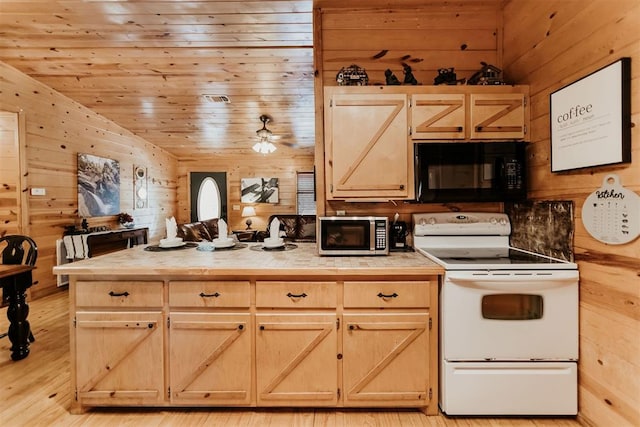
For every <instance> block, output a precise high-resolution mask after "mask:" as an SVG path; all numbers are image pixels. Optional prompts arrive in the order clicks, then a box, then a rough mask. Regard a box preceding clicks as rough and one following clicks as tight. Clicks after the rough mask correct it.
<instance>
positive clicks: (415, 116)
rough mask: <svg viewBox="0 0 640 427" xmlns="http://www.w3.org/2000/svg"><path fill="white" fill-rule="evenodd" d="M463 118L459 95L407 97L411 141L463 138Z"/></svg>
mask: <svg viewBox="0 0 640 427" xmlns="http://www.w3.org/2000/svg"><path fill="white" fill-rule="evenodd" d="M466 118H467V114H466V96H465V94H463V93H422V94H413V95H411V138H412V139H439V140H442V139H464V138H465V129H466V123H465V122H466Z"/></svg>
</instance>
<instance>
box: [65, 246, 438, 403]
mask: <svg viewBox="0 0 640 427" xmlns="http://www.w3.org/2000/svg"><path fill="white" fill-rule="evenodd" d="M242 246H245V247H243V248H241V249H232V250H215V251H213V252H205V251H199V250H197V249H196V248H186V249H174V250H160V251H149V250H145V248H146V247H145V246H138V247H135V248H132V249H128V250H124V251H120V252H116V253H112V254H108V255H104V256H98V257H95V258H91V259H87V260H83V261H80V262H75V263H71V264H66V265H62V266H58V267H55V268H54V273H55V274H66V275H69V278H70V284H69V293H70V304H71V307H70V328H71V333H70V341H71V388H72V394H73V404H72V411H73V412H77V413H79V412H82V411H83V410H84V409H85V408H86V407H91V406H151V407H154V406H155V407H171V406H211V407H214V406H240V407H264V406H272V407H273V406H287V407H290V406H303V407H381V408H382V407H414V408H420V409H421V410H422V411H423V412H425V413H427V414H436V413H437V400H438V389H437V386H438V378H437V372H438V369H437V348H438V347H437V331H438V326H437V323H438V313H437V309H438V298H437V295H438V284H439V280H440V277H441V275H442V274H443V270H442V268H441V267H440V266H438V265H437V264H435V263H433V262H431V261H430V260H428V259H427V258H425V257H423V256H422V255H420V254H418V253H414V252H398V253H392V254H391V255H389V256H376V257H355V256H344V257H320V256H318V255H317V250H316V245H315V244H313V243H299V244H297V245H296V247H295V248H294V247H292V246H290V247H289V248H291V250H284V251H283V250H269V251H267V250H262V249H260V247H251V246H256V245H254V244H249V245H246V244H243V245H242Z"/></svg>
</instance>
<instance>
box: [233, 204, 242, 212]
mask: <svg viewBox="0 0 640 427" xmlns="http://www.w3.org/2000/svg"><path fill="white" fill-rule="evenodd" d="M232 209H233V210H234V211H239V210H240V205H233V208H232Z"/></svg>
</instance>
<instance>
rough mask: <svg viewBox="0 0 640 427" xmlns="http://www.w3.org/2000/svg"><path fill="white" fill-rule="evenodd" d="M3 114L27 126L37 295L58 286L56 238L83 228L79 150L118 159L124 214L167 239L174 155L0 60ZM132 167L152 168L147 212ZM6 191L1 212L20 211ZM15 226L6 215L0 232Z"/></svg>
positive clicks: (25, 191)
mask: <svg viewBox="0 0 640 427" xmlns="http://www.w3.org/2000/svg"><path fill="white" fill-rule="evenodd" d="M0 111H9V112H14V113H19V116H20V117H21V120H23V121H24V125H23V127H24V130H23V133H24V134H23V135H21V138H23V141H24V151H23V152H22V153H21V155H22V161H23V162H24V165H25V169H24V170H25V173H24V175H23V177H22V179H23V181H24V183H23V184H22V187H21V188H20V193H21V194H22V197H23V198H24V199H25V203H24V204H25V208H24V209H23V210H22V215H23V218H24V220H23V221H22V225H21V228H22V232H23V233H24V234H28V235H30V236H32V237H33V238H34V239H35V240H36V243H37V244H38V261H37V264H36V266H37V269H36V270H35V272H34V281H36V282H37V284H36V285H35V286H33V287H32V288H31V295H32V297H33V298H37V297H38V296H42V295H45V294H48V293H51V292H52V291H54V290H55V289H56V278H55V276H54V275H53V273H52V268H53V266H54V265H55V242H56V239H60V238H61V237H62V233H63V231H64V226H66V225H72V224H74V223H75V224H76V225H80V218H78V213H77V203H78V197H77V154H78V153H79V152H80V153H88V154H93V155H97V156H101V157H107V158H111V159H115V160H118V161H119V162H120V179H121V182H120V191H121V193H120V208H121V211H126V212H128V213H130V214H131V215H133V217H134V218H135V221H136V224H137V225H140V226H148V227H149V229H150V237H151V239H159V238H160V237H162V236H163V235H164V229H165V223H164V219H165V217H167V216H171V215H173V214H174V211H175V206H176V182H175V178H174V177H175V175H176V160H175V159H174V158H173V157H172V156H170V155H169V154H167V153H166V152H165V151H163V150H160V149H158V148H157V147H155V146H153V145H151V144H149V143H148V142H146V141H145V140H143V139H142V138H139V137H137V136H135V135H133V134H131V133H130V132H128V131H127V130H125V129H122V128H120V127H119V126H117V125H116V124H114V123H113V122H110V121H109V120H107V119H105V118H104V117H102V116H99V115H98V114H96V113H94V112H92V111H91V110H89V109H87V108H85V107H83V106H82V105H80V104H78V103H76V102H74V101H72V100H70V99H68V98H66V97H64V96H63V95H61V94H60V93H58V92H56V91H54V90H53V89H51V88H49V87H47V86H44V85H43V84H41V83H39V82H37V81H35V80H33V79H32V78H30V77H28V76H27V75H25V74H23V73H21V72H19V71H18V70H16V69H14V68H12V67H10V66H8V65H7V64H4V63H2V62H0ZM0 159H1V161H2V164H3V165H4V164H5V161H7V162H8V161H9V159H5V157H4V154H3V153H0ZM134 165H136V166H144V167H146V168H147V170H148V176H149V187H148V190H149V208H147V209H142V210H134V209H133V166H134ZM13 185H14V184H13V183H11V184H9V187H10V188H11V187H12V186H13ZM33 187H39V188H44V189H45V190H46V195H44V196H32V195H30V193H29V189H30V188H33ZM2 191H3V197H2V200H3V202H2V212H6V211H9V212H16V213H19V212H20V209H19V205H15V206H6V203H9V202H7V199H6V198H5V197H4V194H5V192H4V190H2ZM12 215H13V214H12ZM16 221H18V220H16V219H15V218H7V215H3V217H2V223H0V235H3V234H8V233H15V232H16V230H19V229H20V226H16ZM88 221H89V225H90V226H101V225H109V226H111V227H113V228H117V226H118V225H117V223H116V220H115V216H109V217H101V218H89V219H88ZM18 222H19V221H18ZM159 233H162V235H161V234H159Z"/></svg>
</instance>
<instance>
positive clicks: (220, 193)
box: [190, 172, 227, 222]
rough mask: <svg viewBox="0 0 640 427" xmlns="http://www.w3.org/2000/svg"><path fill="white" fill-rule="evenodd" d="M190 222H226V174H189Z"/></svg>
mask: <svg viewBox="0 0 640 427" xmlns="http://www.w3.org/2000/svg"><path fill="white" fill-rule="evenodd" d="M190 187H191V191H190V192H191V222H196V221H202V220H204V219H210V218H222V219H224V220H225V221H226V220H227V174H226V172H191V173H190Z"/></svg>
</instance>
